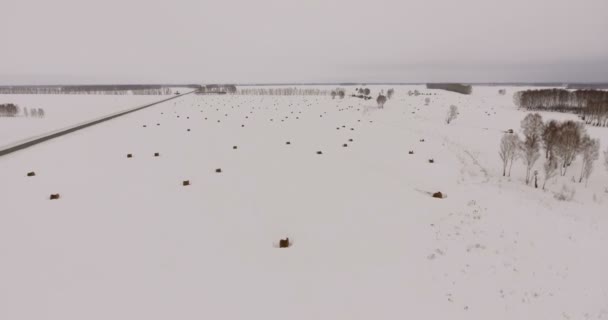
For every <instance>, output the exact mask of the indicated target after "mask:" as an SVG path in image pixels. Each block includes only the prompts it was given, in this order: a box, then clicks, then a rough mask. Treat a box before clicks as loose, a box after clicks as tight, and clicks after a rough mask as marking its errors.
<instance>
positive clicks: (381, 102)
mask: <svg viewBox="0 0 608 320" xmlns="http://www.w3.org/2000/svg"><path fill="white" fill-rule="evenodd" d="M376 102H377V103H378V107H379V108H384V103H386V96H383V95H382V94H380V95H378V98H376Z"/></svg>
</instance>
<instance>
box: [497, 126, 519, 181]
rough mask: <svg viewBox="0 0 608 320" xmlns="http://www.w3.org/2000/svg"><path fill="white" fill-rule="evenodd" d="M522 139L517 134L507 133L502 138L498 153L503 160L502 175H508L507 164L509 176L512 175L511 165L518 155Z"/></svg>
mask: <svg viewBox="0 0 608 320" xmlns="http://www.w3.org/2000/svg"><path fill="white" fill-rule="evenodd" d="M519 144H520V140H519V137H518V136H517V134H516V133H515V134H512V133H505V134H504V135H503V136H502V139H500V150H499V151H498V155H499V156H500V159H501V160H502V176H503V177H504V176H507V166H508V167H509V172H508V176H511V167H512V166H513V162H514V161H515V160H516V159H517V157H518V149H519ZM509 164H510V165H509Z"/></svg>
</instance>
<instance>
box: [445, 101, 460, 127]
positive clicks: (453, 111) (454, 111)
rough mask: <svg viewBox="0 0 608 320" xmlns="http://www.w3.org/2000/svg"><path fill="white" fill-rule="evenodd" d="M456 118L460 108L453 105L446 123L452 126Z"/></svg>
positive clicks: (446, 117) (447, 115)
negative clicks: (451, 123)
mask: <svg viewBox="0 0 608 320" xmlns="http://www.w3.org/2000/svg"><path fill="white" fill-rule="evenodd" d="M456 117H458V108H457V107H456V106H455V105H451V106H450V109H448V113H447V114H446V116H445V123H447V124H450V122H452V121H453V120H454V119H456Z"/></svg>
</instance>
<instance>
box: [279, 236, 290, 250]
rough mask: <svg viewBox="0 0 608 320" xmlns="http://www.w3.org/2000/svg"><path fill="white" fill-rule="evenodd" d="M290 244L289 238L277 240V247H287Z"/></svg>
mask: <svg viewBox="0 0 608 320" xmlns="http://www.w3.org/2000/svg"><path fill="white" fill-rule="evenodd" d="M290 246H291V242H289V238H285V239H281V240H279V248H289V247H290Z"/></svg>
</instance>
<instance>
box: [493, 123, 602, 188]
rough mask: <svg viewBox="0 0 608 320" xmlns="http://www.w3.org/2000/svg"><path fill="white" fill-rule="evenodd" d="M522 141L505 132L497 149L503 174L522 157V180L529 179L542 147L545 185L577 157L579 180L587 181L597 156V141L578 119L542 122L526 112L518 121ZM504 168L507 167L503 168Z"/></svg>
mask: <svg viewBox="0 0 608 320" xmlns="http://www.w3.org/2000/svg"><path fill="white" fill-rule="evenodd" d="M521 128H522V131H523V140H521V139H520V138H519V136H518V135H517V134H516V133H509V132H507V133H505V134H504V135H503V137H502V139H501V142H500V150H499V152H498V154H499V156H500V158H501V160H502V165H503V176H510V174H511V169H510V168H511V166H512V165H513V162H514V161H515V160H517V159H522V161H523V162H524V165H525V167H526V178H525V183H526V184H530V183H531V182H532V169H533V168H534V166H535V164H536V162H537V161H538V159H539V158H540V151H541V148H544V151H545V152H544V153H545V158H546V162H545V164H544V165H543V170H544V176H545V182H544V184H543V189H544V188H545V184H546V183H547V181H548V180H550V179H551V178H553V177H555V176H557V174H560V175H561V176H565V175H566V172H567V170H568V167H570V165H571V164H572V162H574V160H575V159H576V158H577V157H578V156H579V155H580V156H581V161H582V163H581V173H580V176H579V179H578V181H579V183H580V182H582V181H583V180H585V181H589V177H590V176H591V174H592V172H593V164H594V162H595V161H596V160H598V159H599V148H600V143H599V140H598V139H592V138H591V137H590V136H589V135H588V134H587V133H586V129H585V126H584V124H583V123H582V122H575V121H572V120H566V121H563V122H559V121H555V120H551V121H549V122H548V123H546V124H545V123H544V122H543V120H542V117H541V116H540V114H538V113H534V114H528V115H527V116H526V117H525V118H524V119H523V120H522V122H521ZM507 167H509V170H508V171H507ZM534 185H535V187H538V181H537V171H535V172H534Z"/></svg>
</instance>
